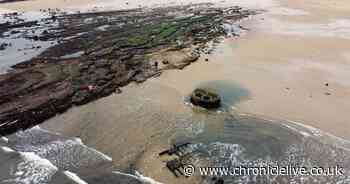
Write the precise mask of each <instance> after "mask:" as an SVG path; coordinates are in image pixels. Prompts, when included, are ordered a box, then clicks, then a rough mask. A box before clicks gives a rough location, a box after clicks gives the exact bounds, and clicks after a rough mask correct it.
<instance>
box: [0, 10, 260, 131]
mask: <svg viewBox="0 0 350 184" xmlns="http://www.w3.org/2000/svg"><path fill="white" fill-rule="evenodd" d="M49 13H50V14H51V15H50V16H49V17H45V18H44V19H41V21H30V22H28V23H26V22H25V23H21V20H18V16H20V14H16V13H15V14H9V15H4V16H5V17H10V19H14V20H15V21H14V22H6V23H5V24H2V25H1V26H2V27H3V30H2V33H1V34H2V36H3V37H5V38H6V37H11V36H12V35H13V31H16V29H17V28H22V27H29V30H26V29H25V30H24V31H17V32H16V33H15V35H17V34H19V35H20V36H22V37H23V38H26V39H29V40H34V42H35V41H38V40H40V41H49V42H51V43H56V44H52V46H51V47H49V48H48V49H46V50H44V51H43V52H42V53H40V54H39V55H38V56H36V57H34V58H32V59H30V60H28V61H25V62H22V63H18V64H16V65H14V66H13V68H14V69H13V70H12V71H11V72H9V73H7V74H4V75H0V84H1V88H0V97H1V98H2V100H1V101H0V103H1V104H0V106H1V107H2V108H1V109H2V110H1V111H0V121H1V125H0V134H3V135H7V134H11V133H14V132H15V131H16V130H19V129H26V128H29V127H31V126H34V125H36V124H40V123H41V122H43V121H45V120H46V119H48V118H50V117H52V116H54V115H56V114H57V113H63V112H64V111H66V110H67V109H69V108H70V107H71V106H73V105H78V106H79V105H83V104H86V103H89V102H91V101H93V100H96V99H98V98H101V97H105V96H108V95H110V94H112V93H114V92H117V93H120V92H121V91H120V89H119V88H120V87H122V86H125V85H127V84H129V83H130V82H136V83H142V82H144V81H146V80H147V79H149V78H152V77H155V76H159V75H160V74H161V73H162V71H165V70H172V69H180V70H181V69H183V68H184V67H186V66H187V65H189V64H191V63H193V62H195V61H196V60H197V59H198V58H199V56H200V55H201V54H202V53H204V52H209V51H207V50H206V49H207V43H209V42H211V41H218V39H220V37H222V36H226V35H228V34H236V33H235V32H234V29H233V28H231V27H230V26H234V24H235V23H236V22H237V20H240V19H243V18H245V17H248V16H249V15H252V14H255V12H254V11H250V10H245V9H241V8H239V7H228V8H215V7H210V6H209V7H208V4H196V5H187V6H174V7H167V8H155V9H153V10H152V11H143V10H141V9H136V10H128V11H123V10H120V11H112V12H100V13H99V12H94V13H78V14H68V15H66V14H64V13H60V12H58V13H57V12H56V11H55V10H53V12H49ZM224 24H226V25H228V26H229V27H228V28H226V27H224V26H223V25H224ZM47 25H49V26H47ZM51 25H53V27H51ZM57 25H58V26H57ZM141 25H142V26H141ZM37 26H40V27H41V29H42V32H41V33H39V34H35V31H34V30H31V29H37ZM47 27H48V29H47ZM8 32H10V33H9V35H7V33H8ZM18 32H19V33H18ZM14 39H16V38H14ZM95 43H99V44H98V45H96V44H95ZM8 46H9V47H12V43H9V44H8ZM33 48H34V49H35V48H37V47H36V46H34V45H33ZM5 51H6V48H5ZM24 55H26V53H24ZM19 97H20V98H19ZM17 122H20V123H17Z"/></svg>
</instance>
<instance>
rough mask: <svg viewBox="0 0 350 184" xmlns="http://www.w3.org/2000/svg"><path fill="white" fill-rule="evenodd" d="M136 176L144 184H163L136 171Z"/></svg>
mask: <svg viewBox="0 0 350 184" xmlns="http://www.w3.org/2000/svg"><path fill="white" fill-rule="evenodd" d="M135 174H136V176H137V177H138V178H139V179H140V180H141V181H142V182H143V183H144V184H162V183H160V182H158V181H156V180H154V179H152V178H150V177H146V176H143V175H142V174H141V173H139V172H138V171H135Z"/></svg>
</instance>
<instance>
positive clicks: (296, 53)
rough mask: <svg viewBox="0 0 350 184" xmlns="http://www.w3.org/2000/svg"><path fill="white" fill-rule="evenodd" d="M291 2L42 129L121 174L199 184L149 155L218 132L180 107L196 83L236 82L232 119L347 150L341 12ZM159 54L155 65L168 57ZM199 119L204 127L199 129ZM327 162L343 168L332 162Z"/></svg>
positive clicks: (346, 60) (203, 116)
mask: <svg viewBox="0 0 350 184" xmlns="http://www.w3.org/2000/svg"><path fill="white" fill-rule="evenodd" d="M342 2H345V1H342ZM284 3H287V4H284ZM288 3H291V4H288ZM293 3H294V2H293V1H287V0H286V1H283V3H281V6H280V7H279V6H278V7H273V8H272V9H271V10H270V11H269V12H266V13H265V14H261V15H258V16H255V17H253V18H251V19H249V20H245V21H243V22H240V25H242V26H243V27H244V28H247V29H248V30H249V31H247V32H243V36H241V37H237V38H234V37H233V38H228V39H224V41H223V42H221V43H219V44H217V45H216V46H215V49H214V50H213V51H212V52H211V53H210V54H206V53H204V54H201V57H199V58H197V59H198V60H196V62H194V63H191V64H190V65H189V66H187V65H186V66H187V67H186V68H184V69H183V70H164V71H163V72H162V75H161V76H160V77H156V78H149V79H148V80H147V82H145V83H139V84H138V83H134V82H132V83H130V84H128V85H127V86H124V87H122V88H121V90H123V93H121V94H118V95H116V94H111V95H108V96H106V97H104V98H100V99H98V100H95V101H92V102H90V103H88V104H85V105H82V106H77V107H73V108H70V109H68V110H67V111H66V112H65V113H63V114H60V115H58V116H54V117H52V118H50V119H48V120H46V121H44V122H43V124H41V125H40V126H42V127H43V128H44V129H47V130H50V131H54V132H59V133H60V134H62V135H64V136H68V137H79V138H81V140H82V141H83V142H84V143H85V144H86V145H88V146H89V147H92V148H94V149H96V150H99V151H101V152H103V153H105V154H107V155H109V156H111V157H112V158H113V164H114V166H115V167H117V168H119V169H121V170H123V169H124V170H128V169H130V168H132V169H133V168H137V170H139V171H141V172H142V173H143V174H145V175H146V176H150V177H151V178H154V179H156V180H157V181H170V183H177V184H179V183H194V182H200V180H196V179H197V178H196V177H193V178H191V180H187V179H182V178H180V179H176V178H175V177H174V176H173V175H172V174H171V173H170V172H168V171H167V170H165V169H164V168H165V166H164V165H165V161H166V159H164V160H163V159H158V157H156V155H157V154H158V151H159V150H163V149H166V148H167V147H168V146H169V144H171V143H172V142H171V141H173V140H176V139H177V138H179V137H180V138H181V137H186V138H187V137H191V136H194V137H195V136H196V135H198V134H201V132H203V129H205V128H207V126H209V127H210V128H212V129H211V131H213V132H215V131H217V130H218V132H219V130H220V128H222V127H220V125H216V124H215V123H218V124H220V123H221V119H220V118H221V117H210V118H212V119H209V120H207V119H208V118H209V115H207V114H205V113H203V114H201V113H196V110H193V109H192V108H191V107H188V106H187V105H185V104H184V98H185V97H186V96H187V95H188V94H189V93H190V92H191V91H192V90H193V89H194V88H196V87H198V86H199V85H202V84H203V83H205V84H207V82H214V83H215V82H217V81H229V82H228V84H227V86H228V87H230V86H231V87H232V86H235V85H237V86H238V87H237V89H242V90H243V91H247V92H248V95H246V96H244V95H243V96H244V98H242V99H241V98H238V100H237V101H233V102H229V103H228V104H229V106H230V108H232V109H233V110H232V113H238V114H240V115H242V116H244V115H247V116H248V117H250V116H251V115H252V116H253V117H257V118H259V119H260V118H261V119H263V120H264V121H265V120H266V121H274V122H277V123H276V124H278V126H285V128H287V129H289V130H290V131H291V132H293V131H295V130H296V129H297V128H301V129H302V130H301V131H298V132H297V134H298V135H299V136H300V138H305V139H306V140H309V139H308V138H309V137H311V138H312V139H315V140H316V143H319V142H321V140H322V141H323V139H325V142H326V146H324V147H322V146H320V147H317V146H315V147H311V148H310V149H311V151H314V150H319V151H323V150H324V151H325V152H326V153H328V152H327V151H329V153H332V150H331V149H332V148H334V147H336V148H339V150H342V149H344V150H347V151H348V149H349V148H348V146H349V142H348V141H349V140H350V137H349V135H350V134H349V131H350V125H348V124H347V111H346V110H347V109H350V96H349V94H350V88H349V86H350V84H349V83H348V82H347V79H348V78H349V77H350V76H349V75H350V74H348V73H347V71H348V67H347V64H348V63H349V62H350V60H349V58H350V57H349V56H350V54H349V53H348V50H349V49H350V45H349V44H348V41H349V37H348V36H349V35H348V33H347V32H346V31H344V30H346V28H347V26H348V25H347V22H346V21H345V24H344V25H342V26H339V24H338V23H337V22H336V20H337V18H338V19H344V17H343V13H342V10H341V11H340V12H338V13H336V12H337V9H336V10H334V12H333V13H334V14H332V16H331V18H329V19H326V16H324V15H323V14H322V12H320V9H318V8H315V7H313V6H311V5H312V4H311V5H310V4H308V5H305V8H301V7H300V6H301V5H300V4H298V3H296V4H293ZM299 3H300V2H299ZM310 6H311V7H310ZM320 6H321V5H320ZM322 6H325V5H322ZM321 10H322V9H321ZM333 20H335V21H333ZM332 22H336V23H335V24H332ZM343 23H344V22H343ZM312 28H314V29H315V30H311V29H312ZM337 31H338V32H337ZM162 51H163V50H162ZM330 51H331V52H330ZM177 54H179V53H178V52H176V53H175V55H177ZM180 54H182V53H181V52H180ZM159 55H160V56H159ZM159 55H157V57H155V58H157V59H159V57H160V58H166V57H164V56H163V55H162V54H159ZM165 55H167V54H165ZM170 55H171V54H170ZM182 64H183V63H182ZM182 64H181V65H180V67H183V65H182ZM160 67H164V66H162V65H160ZM171 67H173V66H171ZM171 67H170V68H171ZM175 68H176V67H175ZM227 86H224V87H227ZM225 89H226V88H225ZM227 90H228V93H229V92H233V91H234V90H235V89H233V91H230V90H231V89H229V88H228V89H227ZM217 113H218V116H219V114H220V112H217ZM216 118H217V119H219V120H217V119H216ZM205 120H207V121H208V122H206V123H205V122H204V123H203V121H205ZM280 120H282V121H280ZM211 121H213V122H211ZM280 122H284V123H285V124H284V123H281V124H279V123H280ZM299 122H302V123H299ZM261 126H263V125H261ZM314 127H316V128H314ZM260 128H261V127H260ZM258 129H259V128H258ZM297 130H299V129H297ZM262 131H263V133H266V132H264V129H262ZM267 133H268V131H267ZM136 135H137V136H136ZM274 138H276V137H274ZM278 138H279V137H278V136H277V139H278ZM311 138H310V139H311ZM306 142H307V141H306ZM335 143H336V144H335ZM130 145H132V146H130ZM329 145H330V146H331V147H327V146H329ZM345 145H346V146H345ZM333 146H334V147H333ZM226 147H227V146H224V149H226ZM313 148H314V149H313ZM322 148H324V149H322ZM325 148H327V150H326V149H325ZM328 149H330V150H328ZM309 151H310V150H309ZM337 153H339V154H340V153H342V152H341V151H339V152H337ZM320 154H321V152H320ZM320 158H321V157H320ZM327 159H331V160H332V159H334V160H335V162H339V163H343V161H344V164H347V162H346V163H345V161H346V160H341V158H338V157H337V158H332V157H327ZM327 159H325V160H327ZM338 159H339V160H338ZM332 163H333V162H332ZM164 170H165V171H164ZM194 180H196V181H194Z"/></svg>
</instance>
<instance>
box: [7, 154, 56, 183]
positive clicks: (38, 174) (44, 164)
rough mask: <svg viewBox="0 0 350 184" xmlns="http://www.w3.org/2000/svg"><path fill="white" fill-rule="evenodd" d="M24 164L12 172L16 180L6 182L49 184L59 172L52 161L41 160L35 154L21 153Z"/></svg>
mask: <svg viewBox="0 0 350 184" xmlns="http://www.w3.org/2000/svg"><path fill="white" fill-rule="evenodd" d="M19 153H20V157H21V158H22V160H23V161H22V162H20V163H19V164H18V165H17V167H16V168H14V169H13V171H11V174H12V175H13V176H14V178H11V179H7V180H4V181H3V182H5V183H6V182H8V183H21V184H32V183H38V184H40V183H48V182H49V181H50V179H51V177H52V176H53V175H54V174H55V173H56V172H57V171H58V168H57V167H56V166H54V165H53V164H51V162H50V161H48V160H46V159H43V158H40V157H39V156H37V155H36V154H34V153H30V152H19Z"/></svg>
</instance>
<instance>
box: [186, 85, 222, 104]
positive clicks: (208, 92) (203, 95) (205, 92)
mask: <svg viewBox="0 0 350 184" xmlns="http://www.w3.org/2000/svg"><path fill="white" fill-rule="evenodd" d="M191 103H192V104H194V105H197V106H201V107H204V108H206V109H213V108H218V107H220V106H221V98H220V95H219V94H217V93H216V92H215V90H213V89H209V88H197V89H195V90H194V91H193V92H192V94H191Z"/></svg>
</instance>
